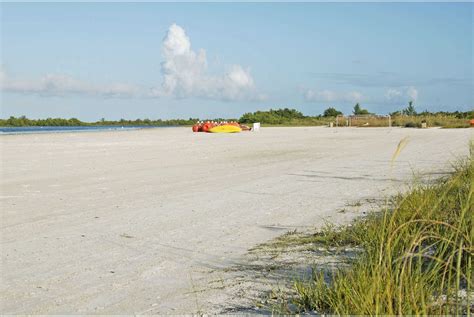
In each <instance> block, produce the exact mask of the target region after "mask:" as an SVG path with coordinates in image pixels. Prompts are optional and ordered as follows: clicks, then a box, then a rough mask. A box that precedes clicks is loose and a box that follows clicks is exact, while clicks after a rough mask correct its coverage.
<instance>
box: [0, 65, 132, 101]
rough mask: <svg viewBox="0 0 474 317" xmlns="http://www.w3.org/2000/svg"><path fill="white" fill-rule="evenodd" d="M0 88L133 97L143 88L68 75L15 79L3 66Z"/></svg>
mask: <svg viewBox="0 0 474 317" xmlns="http://www.w3.org/2000/svg"><path fill="white" fill-rule="evenodd" d="M0 88H1V90H2V91H6V92H16V93H35V94H39V95H44V96H58V95H66V94H79V95H91V96H92V95H93V96H106V97H133V96H137V95H139V94H140V93H141V92H140V91H141V89H140V88H139V87H136V86H134V85H129V84H123V83H115V84H102V85H96V84H91V83H88V82H85V81H81V80H78V79H75V78H73V77H71V76H67V75H57V74H48V75H45V76H43V77H41V78H39V79H27V80H25V79H15V78H11V77H10V76H9V75H8V74H7V73H6V72H5V70H4V69H3V68H0Z"/></svg>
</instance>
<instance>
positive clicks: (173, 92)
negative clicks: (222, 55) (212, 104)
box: [0, 24, 265, 100]
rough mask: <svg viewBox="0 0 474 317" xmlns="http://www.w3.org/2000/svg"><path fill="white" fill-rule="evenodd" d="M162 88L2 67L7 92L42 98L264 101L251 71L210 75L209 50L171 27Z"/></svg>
mask: <svg viewBox="0 0 474 317" xmlns="http://www.w3.org/2000/svg"><path fill="white" fill-rule="evenodd" d="M162 56H163V59H164V61H163V62H162V63H161V74H162V76H163V81H162V84H161V86H160V87H154V88H151V89H150V88H144V87H139V86H135V85H130V84H123V83H114V84H95V83H94V84H93V83H90V82H86V81H82V80H79V79H75V78H73V77H71V76H67V75H58V74H48V75H45V76H43V77H41V78H39V79H38V78H37V79H28V80H25V79H15V78H12V77H11V76H8V74H6V72H5V70H4V69H3V68H0V89H1V90H2V91H6V92H16V93H36V94H40V95H42V96H53V95H67V94H80V95H92V96H109V97H119V98H123V97H162V96H169V97H176V98H187V97H201V98H208V99H219V100H244V99H245V100H263V99H265V96H264V95H262V94H258V93H257V91H256V89H255V84H254V80H253V77H252V76H251V74H250V70H249V68H244V67H242V66H240V65H230V66H229V67H228V68H227V72H225V73H223V74H222V75H210V74H208V72H207V68H208V62H207V57H206V51H205V50H203V49H200V50H199V51H194V50H192V48H191V40H190V39H189V37H188V36H187V34H186V32H185V30H184V29H183V28H182V27H180V26H179V25H176V24H173V25H171V26H170V27H169V29H168V32H167V34H166V37H165V38H164V40H163V43H162Z"/></svg>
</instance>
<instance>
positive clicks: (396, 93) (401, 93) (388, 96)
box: [385, 86, 418, 103]
mask: <svg viewBox="0 0 474 317" xmlns="http://www.w3.org/2000/svg"><path fill="white" fill-rule="evenodd" d="M417 99H418V90H417V89H416V88H415V87H413V86H410V87H407V88H406V89H395V88H390V89H388V90H387V91H386V93H385V100H386V101H388V102H396V103H399V102H406V101H407V100H408V101H416V100H417Z"/></svg>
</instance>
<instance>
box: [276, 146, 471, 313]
mask: <svg viewBox="0 0 474 317" xmlns="http://www.w3.org/2000/svg"><path fill="white" fill-rule="evenodd" d="M473 172H474V162H473V159H472V155H471V159H470V160H469V161H468V162H465V163H463V164H460V165H459V166H457V168H456V169H455V171H454V173H453V174H452V175H451V176H449V177H447V178H444V179H442V180H440V181H438V182H435V183H431V184H427V185H420V184H419V185H416V186H414V188H412V189H411V190H410V191H409V192H408V193H407V194H403V195H399V196H397V197H396V198H395V202H394V205H393V208H392V209H390V210H389V209H387V210H384V211H383V212H381V213H374V214H370V215H368V216H367V217H365V218H363V219H358V220H356V221H355V222H354V223H353V224H352V225H350V226H344V227H339V228H337V227H332V226H329V225H328V226H326V227H325V228H324V229H323V230H322V231H321V232H319V233H317V234H314V235H312V236H310V237H306V238H305V240H304V243H306V244H308V243H316V244H319V245H325V246H328V247H329V246H336V247H338V246H354V247H358V248H360V250H361V251H360V252H359V253H358V255H357V256H356V258H355V259H354V260H353V261H351V265H349V266H348V267H345V268H342V269H338V270H336V271H333V272H329V273H328V272H323V271H320V272H315V273H314V274H313V276H312V278H311V279H310V280H309V281H297V282H296V283H295V294H296V295H295V296H294V297H293V298H292V299H291V300H290V301H291V305H288V306H287V307H294V308H293V311H287V312H286V313H295V312H315V313H318V314H344V315H345V314H357V315H359V314H360V315H369V314H370V315H372V314H390V315H395V314H397V315H399V314H403V315H406V314H410V315H411V314H413V315H419V314H423V315H426V314H468V315H469V314H470V313H471V310H472V309H473V307H474V304H473V296H472V295H473V294H472V292H473V290H472V285H473V273H472V272H473V269H474V267H473V260H472V259H473V254H474V221H473V218H474V207H473V206H474V202H473V187H474V186H473V184H474V182H473V175H474V173H473ZM291 238H292V235H289V236H287V237H285V239H287V240H288V239H291ZM296 242H298V243H303V241H302V240H301V239H298V240H297V241H296V240H295V243H296Z"/></svg>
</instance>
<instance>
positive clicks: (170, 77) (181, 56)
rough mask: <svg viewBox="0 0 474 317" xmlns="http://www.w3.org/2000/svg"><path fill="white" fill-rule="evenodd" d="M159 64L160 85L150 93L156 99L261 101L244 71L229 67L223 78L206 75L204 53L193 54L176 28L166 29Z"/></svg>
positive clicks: (187, 41)
mask: <svg viewBox="0 0 474 317" xmlns="http://www.w3.org/2000/svg"><path fill="white" fill-rule="evenodd" d="M162 55H163V58H164V62H163V63H162V64H161V73H162V75H163V83H162V85H161V87H157V88H155V89H154V90H153V94H154V95H156V96H163V95H164V96H175V97H178V98H186V97H202V98H210V99H224V100H239V99H262V97H263V96H261V95H258V94H257V92H256V89H255V85H254V80H253V78H252V76H251V74H250V70H249V69H248V68H244V67H242V66H240V65H232V66H230V67H229V68H228V71H227V72H226V73H225V74H223V75H210V74H208V72H207V68H208V62H207V57H206V51H205V50H203V49H200V50H198V51H194V50H193V49H192V48H191V40H190V39H189V37H188V36H187V34H186V32H185V30H184V29H183V28H182V27H180V26H179V25H177V24H173V25H171V26H170V27H169V29H168V33H167V35H166V37H165V38H164V40H163V44H162Z"/></svg>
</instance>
